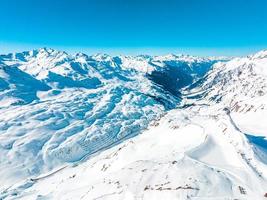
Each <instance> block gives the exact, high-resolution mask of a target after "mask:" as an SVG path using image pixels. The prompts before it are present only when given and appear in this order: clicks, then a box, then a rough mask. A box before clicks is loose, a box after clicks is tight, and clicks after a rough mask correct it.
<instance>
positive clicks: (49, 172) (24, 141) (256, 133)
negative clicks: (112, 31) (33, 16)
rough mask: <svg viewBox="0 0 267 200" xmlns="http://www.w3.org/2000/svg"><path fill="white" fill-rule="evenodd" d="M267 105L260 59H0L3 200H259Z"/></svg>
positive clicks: (265, 187) (265, 54) (266, 166)
mask: <svg viewBox="0 0 267 200" xmlns="http://www.w3.org/2000/svg"><path fill="white" fill-rule="evenodd" d="M266 102H267V51H261V52H259V53H257V54H255V55H251V56H248V57H243V58H234V59H231V60H229V61H228V60H227V59H216V58H198V57H193V56H184V55H167V56H154V57H152V56H136V57H131V56H117V57H111V56H108V55H102V54H99V55H94V56H87V55H85V54H77V55H68V54H67V53H65V52H59V51H55V50H52V49H40V50H34V51H31V52H23V53H18V54H8V55H2V56H0V113H1V114H0V183H1V185H0V199H27V200H28V199H112V200H113V199H130V200H131V199H148V200H150V199H181V200H184V199H199V200H200V199H201V200H202V199H218V200H220V199H248V200H250V199H259V200H260V199H267V197H264V196H265V195H266V196H267V139H266V137H267V123H266V120H267V106H266ZM140 133H142V134H140Z"/></svg>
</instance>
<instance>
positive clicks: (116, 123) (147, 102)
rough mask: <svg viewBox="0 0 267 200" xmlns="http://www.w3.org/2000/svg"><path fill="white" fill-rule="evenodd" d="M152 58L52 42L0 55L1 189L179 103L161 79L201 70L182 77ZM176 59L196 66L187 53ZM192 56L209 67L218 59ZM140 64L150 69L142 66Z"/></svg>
mask: <svg viewBox="0 0 267 200" xmlns="http://www.w3.org/2000/svg"><path fill="white" fill-rule="evenodd" d="M147 59H148V57H147V56H137V57H131V56H119V57H111V56H108V55H104V54H99V55H93V56H87V55H85V54H81V53H79V54H76V55H68V54H67V53H65V52H61V51H56V50H53V49H48V48H43V49H39V50H33V51H30V52H22V53H15V54H8V55H2V56H0V112H1V115H0V177H1V178H0V180H1V188H5V187H6V186H8V185H10V184H12V183H14V182H16V181H18V180H23V179H25V178H28V177H35V176H38V175H40V174H42V173H46V172H49V171H51V170H53V169H56V168H60V167H64V166H65V165H66V164H68V163H75V162H79V161H80V160H82V159H85V158H86V157H88V156H90V155H91V154H94V153H95V152H98V151H101V150H104V149H106V148H109V147H111V146H113V145H115V144H117V143H118V142H121V141H123V140H125V139H127V138H130V137H133V136H135V135H137V134H139V133H140V132H141V131H142V130H144V129H145V128H146V127H147V125H148V124H149V122H150V121H151V120H153V119H156V118H159V117H160V116H161V115H162V114H163V113H164V112H165V111H167V110H170V109H173V108H175V107H176V106H177V105H178V104H179V102H180V101H181V97H180V93H179V90H178V88H177V90H173V86H172V85H169V84H168V83H166V82H162V81H161V80H164V79H165V78H171V79H172V80H175V84H177V85H179V84H180V85H181V86H180V87H182V86H184V85H185V84H188V83H189V82H188V81H192V80H193V79H197V78H198V76H196V75H195V74H197V72H196V73H195V74H194V77H193V76H192V77H191V76H190V74H187V75H186V78H187V79H188V80H186V81H187V82H186V83H183V81H182V80H181V81H180V80H178V79H176V77H177V76H181V74H180V73H178V72H176V73H170V72H169V71H168V69H169V66H168V65H167V64H166V63H164V62H163V61H162V62H161V64H160V66H157V65H155V64H153V65H152V64H151V63H150V62H151V60H153V58H152V57H150V58H149V60H147ZM195 59H197V58H195ZM140 60H142V62H141V63H140ZM165 60H166V59H165ZM172 62H175V63H176V64H177V65H178V64H179V63H182V64H183V66H184V68H188V69H189V68H190V69H191V67H192V66H195V65H194V63H193V64H192V62H189V61H185V60H183V58H182V57H179V58H177V59H176V60H175V59H174V61H172ZM186 62H188V65H186ZM194 62H195V63H197V64H198V65H200V64H201V63H203V65H205V66H207V67H210V66H211V65H212V64H213V63H214V62H215V61H214V60H209V59H202V58H198V59H197V60H195V61H194ZM127 63H131V64H129V65H128V64H127ZM143 63H146V65H147V66H150V67H151V71H149V72H148V73H146V72H145V71H144V70H142V69H141V67H142V66H143ZM138 66H139V67H138ZM195 67H196V68H198V67H199V66H195ZM156 71H158V73H156V76H155V75H154V73H155V72H156ZM190 73H191V72H190ZM200 76H201V74H199V77H200ZM189 79H190V80H189Z"/></svg>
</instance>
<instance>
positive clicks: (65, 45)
mask: <svg viewBox="0 0 267 200" xmlns="http://www.w3.org/2000/svg"><path fill="white" fill-rule="evenodd" d="M44 46H46V47H52V48H57V49H63V50H67V51H82V52H85V53H96V52H103V53H104V52H105V53H111V54H116V53H120V54H139V53H148V54H165V53H170V52H172V53H189V54H199V55H206V54H207V55H209V54H210V55H242V54H247V53H252V52H255V51H257V50H260V49H264V48H267V1H266V0H0V53H6V52H8V51H11V52H12V51H20V50H24V49H32V48H40V47H44Z"/></svg>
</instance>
